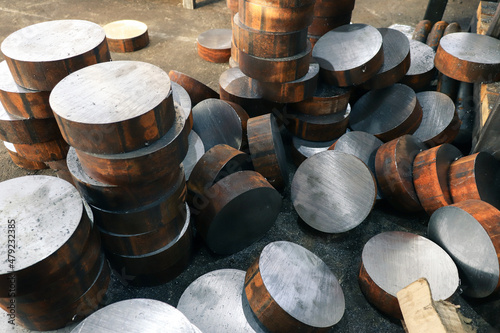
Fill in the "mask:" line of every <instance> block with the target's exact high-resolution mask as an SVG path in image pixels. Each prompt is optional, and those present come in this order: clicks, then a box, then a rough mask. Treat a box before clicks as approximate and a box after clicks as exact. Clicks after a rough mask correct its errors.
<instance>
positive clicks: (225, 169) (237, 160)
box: [187, 145, 252, 215]
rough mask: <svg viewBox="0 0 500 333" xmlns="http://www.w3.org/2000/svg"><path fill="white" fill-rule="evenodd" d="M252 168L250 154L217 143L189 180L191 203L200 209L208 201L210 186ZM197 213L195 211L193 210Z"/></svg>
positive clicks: (197, 164)
mask: <svg viewBox="0 0 500 333" xmlns="http://www.w3.org/2000/svg"><path fill="white" fill-rule="evenodd" d="M243 170H252V161H251V159H250V156H248V155H247V154H245V153H244V152H242V151H239V150H238V149H235V148H233V147H231V146H228V145H216V146H214V147H212V148H211V149H210V150H209V151H207V152H206V153H205V154H203V156H202V157H201V158H200V160H199V161H198V163H196V165H195V166H194V168H193V172H192V177H191V178H190V179H189V181H188V184H187V186H188V191H189V197H190V199H189V203H190V204H191V207H193V208H194V209H200V208H203V207H200V206H203V204H204V203H206V195H207V192H208V190H209V188H210V187H212V186H213V185H214V184H215V183H217V182H218V181H219V180H221V179H222V178H224V177H226V176H229V175H230V174H233V173H235V172H238V171H243ZM193 214H194V215H196V213H195V212H193Z"/></svg>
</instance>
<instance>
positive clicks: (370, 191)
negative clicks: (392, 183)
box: [291, 150, 377, 233]
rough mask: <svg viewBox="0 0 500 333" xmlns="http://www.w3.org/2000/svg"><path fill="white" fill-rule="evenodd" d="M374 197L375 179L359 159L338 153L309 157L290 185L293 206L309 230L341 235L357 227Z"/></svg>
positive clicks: (323, 153)
mask: <svg viewBox="0 0 500 333" xmlns="http://www.w3.org/2000/svg"><path fill="white" fill-rule="evenodd" d="M376 195H377V190H376V185H375V179H374V177H373V175H372V173H371V171H370V169H368V167H367V166H366V164H365V163H363V162H362V161H361V160H360V159H359V158H357V157H355V156H353V155H350V154H346V153H343V152H337V151H331V150H329V151H325V152H321V153H318V154H316V155H313V156H311V157H309V158H308V159H307V160H305V161H304V162H303V163H302V164H301V165H300V167H299V168H298V169H297V172H296V173H295V176H294V177H293V181H292V193H291V196H292V202H293V205H294V207H295V210H296V211H297V213H298V214H299V216H300V217H301V218H302V219H303V220H304V222H306V223H307V224H309V225H310V226H311V227H313V228H315V229H317V230H320V231H323V232H328V233H340V232H345V231H348V230H351V229H353V228H355V227H356V226H357V225H359V224H360V223H361V222H363V220H364V219H365V218H366V217H367V216H368V214H369V213H370V212H371V210H372V207H373V205H374V203H375V198H376Z"/></svg>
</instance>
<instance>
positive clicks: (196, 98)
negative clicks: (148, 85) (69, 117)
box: [168, 71, 219, 106]
mask: <svg viewBox="0 0 500 333" xmlns="http://www.w3.org/2000/svg"><path fill="white" fill-rule="evenodd" d="M168 76H169V77H170V80H172V81H173V82H176V83H178V84H179V85H181V86H182V87H183V88H184V89H186V91H187V92H188V94H189V97H191V101H192V103H193V106H195V105H196V104H198V103H199V102H201V101H203V100H205V99H208V98H219V94H218V93H217V92H216V91H215V90H213V89H212V88H210V87H208V86H207V85H205V84H203V83H201V82H200V81H198V80H196V79H194V78H192V77H190V76H188V75H186V74H184V73H181V72H178V71H170V72H168Z"/></svg>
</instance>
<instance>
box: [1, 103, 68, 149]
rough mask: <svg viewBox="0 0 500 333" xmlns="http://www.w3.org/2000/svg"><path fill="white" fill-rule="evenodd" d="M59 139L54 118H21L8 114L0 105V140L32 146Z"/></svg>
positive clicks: (59, 134)
mask: <svg viewBox="0 0 500 333" xmlns="http://www.w3.org/2000/svg"><path fill="white" fill-rule="evenodd" d="M60 138H61V132H59V128H58V127H57V122H56V120H55V119H54V118H45V119H35V118H23V117H21V116H16V115H13V114H10V113H8V112H7V111H6V110H5V109H4V107H3V106H2V105H1V104H0V140H2V141H7V142H11V143H19V144H33V143H41V142H47V141H53V140H57V139H60Z"/></svg>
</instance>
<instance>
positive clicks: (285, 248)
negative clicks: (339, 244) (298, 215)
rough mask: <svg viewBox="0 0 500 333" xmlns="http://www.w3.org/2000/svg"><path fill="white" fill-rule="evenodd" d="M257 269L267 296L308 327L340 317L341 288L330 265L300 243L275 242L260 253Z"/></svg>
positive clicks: (342, 309)
mask: <svg viewBox="0 0 500 333" xmlns="http://www.w3.org/2000/svg"><path fill="white" fill-rule="evenodd" d="M259 271H260V274H261V276H262V281H263V283H264V286H265V287H266V289H267V291H268V293H269V295H270V296H271V297H272V298H273V299H274V300H275V301H276V303H277V304H278V305H279V306H280V307H281V308H282V309H283V310H284V311H285V312H286V313H288V314H289V315H290V316H292V317H293V318H295V319H296V320H298V321H300V322H301V323H305V324H306V325H309V326H312V327H321V328H322V327H330V326H333V325H335V324H336V323H337V322H339V320H340V319H341V318H342V316H343V314H344V310H345V300H344V293H343V291H342V287H341V286H340V284H339V281H338V280H337V278H336V277H335V275H334V274H333V273H332V271H331V270H330V268H328V266H327V265H326V264H325V263H324V262H323V261H322V260H321V259H320V258H318V257H317V256H316V255H315V254H314V253H312V252H310V251H309V250H307V249H305V248H303V247H302V246H300V245H297V244H294V243H291V242H285V241H279V242H273V243H271V244H268V245H267V246H266V247H265V248H264V249H263V250H262V253H261V254H260V258H259Z"/></svg>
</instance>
